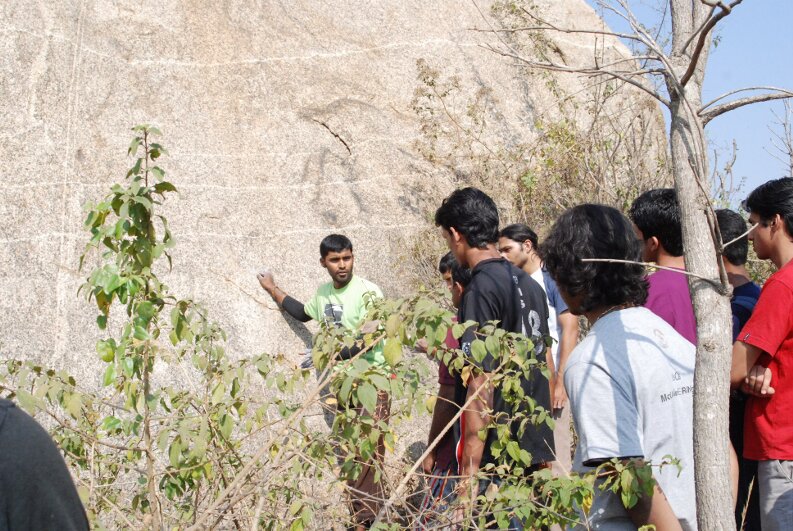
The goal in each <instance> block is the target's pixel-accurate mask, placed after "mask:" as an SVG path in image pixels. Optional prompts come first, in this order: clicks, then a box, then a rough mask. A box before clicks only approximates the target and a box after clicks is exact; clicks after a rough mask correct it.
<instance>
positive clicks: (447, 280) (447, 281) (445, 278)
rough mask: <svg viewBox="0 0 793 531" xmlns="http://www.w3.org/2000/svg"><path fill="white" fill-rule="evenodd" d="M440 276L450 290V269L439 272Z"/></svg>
mask: <svg viewBox="0 0 793 531" xmlns="http://www.w3.org/2000/svg"><path fill="white" fill-rule="evenodd" d="M441 277H442V278H443V282H444V283H445V284H446V287H447V288H449V290H450V291H451V289H452V272H451V270H449V271H445V272H443V273H441Z"/></svg>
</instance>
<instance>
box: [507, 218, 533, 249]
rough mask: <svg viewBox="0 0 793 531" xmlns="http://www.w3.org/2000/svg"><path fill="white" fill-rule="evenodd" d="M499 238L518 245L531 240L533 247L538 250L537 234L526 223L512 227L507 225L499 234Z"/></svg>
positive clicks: (514, 224) (515, 224)
mask: <svg viewBox="0 0 793 531" xmlns="http://www.w3.org/2000/svg"><path fill="white" fill-rule="evenodd" d="M498 237H499V238H508V239H510V240H512V241H516V242H518V243H523V242H525V241H526V240H529V241H530V242H531V245H532V247H534V250H535V251H536V250H537V246H538V243H537V233H536V232H534V231H533V230H531V228H530V227H529V226H528V225H526V224H525V223H513V224H512V225H507V226H506V227H504V228H503V229H501V232H499V233H498Z"/></svg>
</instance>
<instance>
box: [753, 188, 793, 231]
mask: <svg viewBox="0 0 793 531" xmlns="http://www.w3.org/2000/svg"><path fill="white" fill-rule="evenodd" d="M743 208H744V209H745V210H746V211H747V212H750V213H755V214H757V215H758V216H760V220H761V221H764V222H767V221H769V220H770V219H771V218H773V217H774V216H775V215H777V214H779V215H780V217H781V218H782V219H783V220H785V228H787V232H788V235H790V236H793V178H790V177H783V178H781V179H775V180H773V181H768V182H767V183H763V184H761V185H760V186H758V187H757V188H755V189H754V190H752V193H751V194H749V197H747V198H746V201H744V202H743Z"/></svg>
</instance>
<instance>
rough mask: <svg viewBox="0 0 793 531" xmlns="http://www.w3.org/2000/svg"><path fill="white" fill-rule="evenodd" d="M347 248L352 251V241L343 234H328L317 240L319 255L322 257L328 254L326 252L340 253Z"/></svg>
mask: <svg viewBox="0 0 793 531" xmlns="http://www.w3.org/2000/svg"><path fill="white" fill-rule="evenodd" d="M347 249H349V250H350V252H352V242H351V241H350V239H349V238H348V237H347V236H344V235H343V234H328V235H327V236H325V237H324V238H322V241H321V242H319V255H320V256H321V257H322V258H325V257H326V256H328V253H340V252H342V251H346V250H347Z"/></svg>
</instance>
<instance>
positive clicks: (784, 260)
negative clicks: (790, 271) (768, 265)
mask: <svg viewBox="0 0 793 531" xmlns="http://www.w3.org/2000/svg"><path fill="white" fill-rule="evenodd" d="M783 237H784V235H783ZM791 260H793V242H791V241H789V240H788V239H786V240H785V241H784V242H783V243H782V245H778V246H777V248H776V249H774V251H773V252H772V253H771V261H772V262H773V263H774V265H775V266H776V267H777V269H782V268H783V267H785V266H786V265H787V264H788V262H790V261H791Z"/></svg>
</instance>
